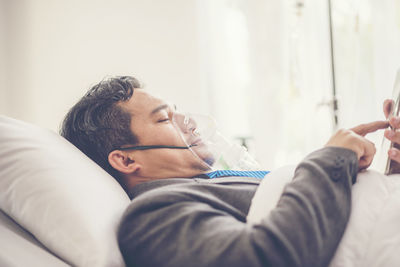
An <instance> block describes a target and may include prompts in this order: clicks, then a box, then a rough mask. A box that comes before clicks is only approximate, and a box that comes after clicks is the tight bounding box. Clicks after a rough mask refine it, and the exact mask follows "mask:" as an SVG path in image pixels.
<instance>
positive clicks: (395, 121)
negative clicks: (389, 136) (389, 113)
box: [394, 117, 400, 126]
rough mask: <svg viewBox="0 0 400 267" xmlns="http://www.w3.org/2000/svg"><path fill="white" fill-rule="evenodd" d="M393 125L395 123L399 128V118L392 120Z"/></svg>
mask: <svg viewBox="0 0 400 267" xmlns="http://www.w3.org/2000/svg"><path fill="white" fill-rule="evenodd" d="M394 123H395V124H396V125H397V126H399V124H400V118H399V117H396V118H394Z"/></svg>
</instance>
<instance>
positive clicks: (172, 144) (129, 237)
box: [61, 77, 397, 266]
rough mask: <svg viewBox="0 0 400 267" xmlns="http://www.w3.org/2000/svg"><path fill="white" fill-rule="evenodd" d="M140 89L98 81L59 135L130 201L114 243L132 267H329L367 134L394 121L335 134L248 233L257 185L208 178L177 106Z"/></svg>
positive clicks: (124, 81) (365, 160)
mask: <svg viewBox="0 0 400 267" xmlns="http://www.w3.org/2000/svg"><path fill="white" fill-rule="evenodd" d="M139 88H140V84H139V82H138V81H137V80H136V79H134V78H132V77H114V78H111V79H108V80H105V81H102V82H100V83H99V84H97V85H95V86H94V87H93V88H92V89H91V90H90V91H89V92H88V93H87V94H86V95H85V96H84V97H83V98H82V99H81V100H80V101H79V102H78V103H77V104H76V105H75V106H74V107H73V108H72V109H71V110H70V112H69V113H68V114H67V116H66V118H65V120H64V123H63V128H62V130H61V134H62V135H63V136H64V137H65V138H66V139H67V140H69V141H70V142H72V143H73V144H74V145H76V146H77V147H78V148H79V149H81V150H82V151H83V152H84V153H85V154H86V155H88V156H89V157H90V158H92V159H93V160H94V161H95V162H97V163H98V164H99V165H100V166H101V167H103V168H104V169H105V170H106V171H108V172H109V173H110V174H111V175H113V176H114V177H115V178H116V179H117V180H118V181H119V182H120V184H121V185H122V186H123V187H124V188H125V190H126V191H127V192H128V194H129V196H130V197H131V198H132V202H131V204H130V206H129V208H128V209H127V211H126V213H125V215H124V218H123V220H122V223H121V226H120V230H119V235H118V238H119V244H120V248H121V251H122V254H123V256H124V259H125V261H126V263H127V265H128V266H327V265H328V264H329V262H330V260H331V258H332V256H333V255H334V252H335V250H336V248H337V246H338V244H339V241H340V239H341V237H342V235H343V232H344V230H345V227H346V224H347V221H348V218H349V214H350V201H351V185H352V184H353V183H354V181H355V178H356V175H357V172H358V171H359V170H360V169H365V168H367V167H368V166H369V165H370V164H371V162H372V159H373V157H374V154H375V147H374V145H373V144H372V143H371V142H370V141H368V140H367V139H365V138H364V135H366V134H368V133H370V132H374V131H376V130H378V129H383V128H387V127H388V125H389V124H388V122H386V121H378V122H373V123H369V124H364V125H360V126H357V127H355V128H353V129H352V130H340V131H338V132H337V133H336V134H335V135H334V136H332V138H331V139H330V140H329V141H328V143H327V145H326V147H325V148H323V149H320V150H318V151H315V152H314V153H311V154H310V155H309V156H308V157H306V158H305V159H304V160H303V161H302V162H301V163H300V164H299V165H298V167H297V169H296V171H295V174H294V177H293V181H292V182H291V183H290V184H288V185H287V186H286V188H285V190H284V192H283V194H282V196H281V198H280V201H279V203H278V205H277V207H276V208H275V209H274V210H273V212H271V213H270V215H269V216H268V217H266V218H265V219H264V220H263V221H262V222H261V223H260V224H259V225H249V224H246V215H247V212H248V210H249V206H250V203H251V199H252V197H253V195H254V193H255V191H256V189H257V186H258V184H259V183H260V180H259V179H256V178H251V177H221V178H217V179H207V178H204V174H206V173H207V172H208V171H209V169H208V168H205V167H204V164H203V163H202V162H201V161H199V159H198V157H196V156H195V155H194V154H193V153H192V152H191V151H190V149H187V148H188V146H187V144H185V143H184V142H183V139H182V138H181V136H180V135H179V133H178V132H177V129H176V127H175V126H174V125H173V123H172V122H171V120H172V116H173V115H174V112H175V111H174V110H173V108H171V107H170V106H169V105H167V104H166V103H165V102H164V101H163V100H161V99H159V98H156V97H154V96H152V95H151V94H150V93H149V92H147V91H145V90H143V89H139ZM387 105H389V104H388V103H386V106H387ZM394 119H396V118H394ZM394 119H393V120H391V123H392V124H393V123H394ZM389 132H391V131H388V132H387V133H386V134H388V133H389ZM396 134H397V133H395V135H396ZM388 136H389V135H388ZM138 147H140V149H139V148H138ZM177 148H179V149H177ZM266 177H267V178H268V176H266ZM267 178H266V179H267Z"/></svg>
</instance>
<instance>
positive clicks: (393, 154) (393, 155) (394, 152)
mask: <svg viewBox="0 0 400 267" xmlns="http://www.w3.org/2000/svg"><path fill="white" fill-rule="evenodd" d="M396 155H397V152H396V151H395V150H389V156H391V157H396Z"/></svg>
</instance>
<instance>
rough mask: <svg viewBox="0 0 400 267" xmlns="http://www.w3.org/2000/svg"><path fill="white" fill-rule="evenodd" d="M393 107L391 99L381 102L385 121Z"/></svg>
mask: <svg viewBox="0 0 400 267" xmlns="http://www.w3.org/2000/svg"><path fill="white" fill-rule="evenodd" d="M393 106H394V103H393V100H392V99H386V100H385V101H383V113H384V114H385V118H386V119H387V118H388V117H389V115H390V114H391V113H392V110H393Z"/></svg>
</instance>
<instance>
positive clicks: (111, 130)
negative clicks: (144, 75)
mask: <svg viewBox="0 0 400 267" xmlns="http://www.w3.org/2000/svg"><path fill="white" fill-rule="evenodd" d="M140 87H141V86H140V83H139V81H138V80H137V79H135V78H134V77H131V76H117V77H112V78H108V79H105V80H103V81H101V82H99V83H98V84H96V85H94V86H93V87H92V88H91V89H90V90H89V91H88V92H87V93H86V94H85V95H84V96H83V97H82V98H81V99H80V100H79V101H78V103H76V104H75V105H74V106H73V107H72V108H71V109H70V111H69V112H68V113H67V115H66V116H65V118H64V121H63V123H62V125H61V129H60V134H61V135H62V136H63V137H64V138H65V139H67V140H68V141H70V142H71V143H72V144H74V145H75V146H76V147H77V148H79V149H80V150H81V151H82V152H83V153H85V154H86V155H87V156H88V157H89V158H91V159H92V160H93V161H95V162H96V163H97V164H98V165H100V166H101V167H102V168H103V169H104V170H106V171H107V172H108V173H109V174H111V175H112V176H113V177H114V178H115V179H116V180H117V181H118V182H119V183H120V184H121V185H123V183H122V181H121V177H120V174H119V172H118V171H117V170H115V169H114V168H113V167H112V166H111V165H110V163H109V162H108V154H109V153H110V152H111V151H112V150H113V149H114V148H117V147H120V146H122V145H126V144H130V145H134V144H136V143H137V142H138V139H137V137H136V136H135V134H134V133H133V132H132V131H131V128H130V126H131V114H129V112H127V111H125V110H124V109H123V108H122V107H121V106H120V105H118V103H121V102H125V101H128V100H129V99H130V98H131V97H132V95H133V91H134V89H135V88H140Z"/></svg>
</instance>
